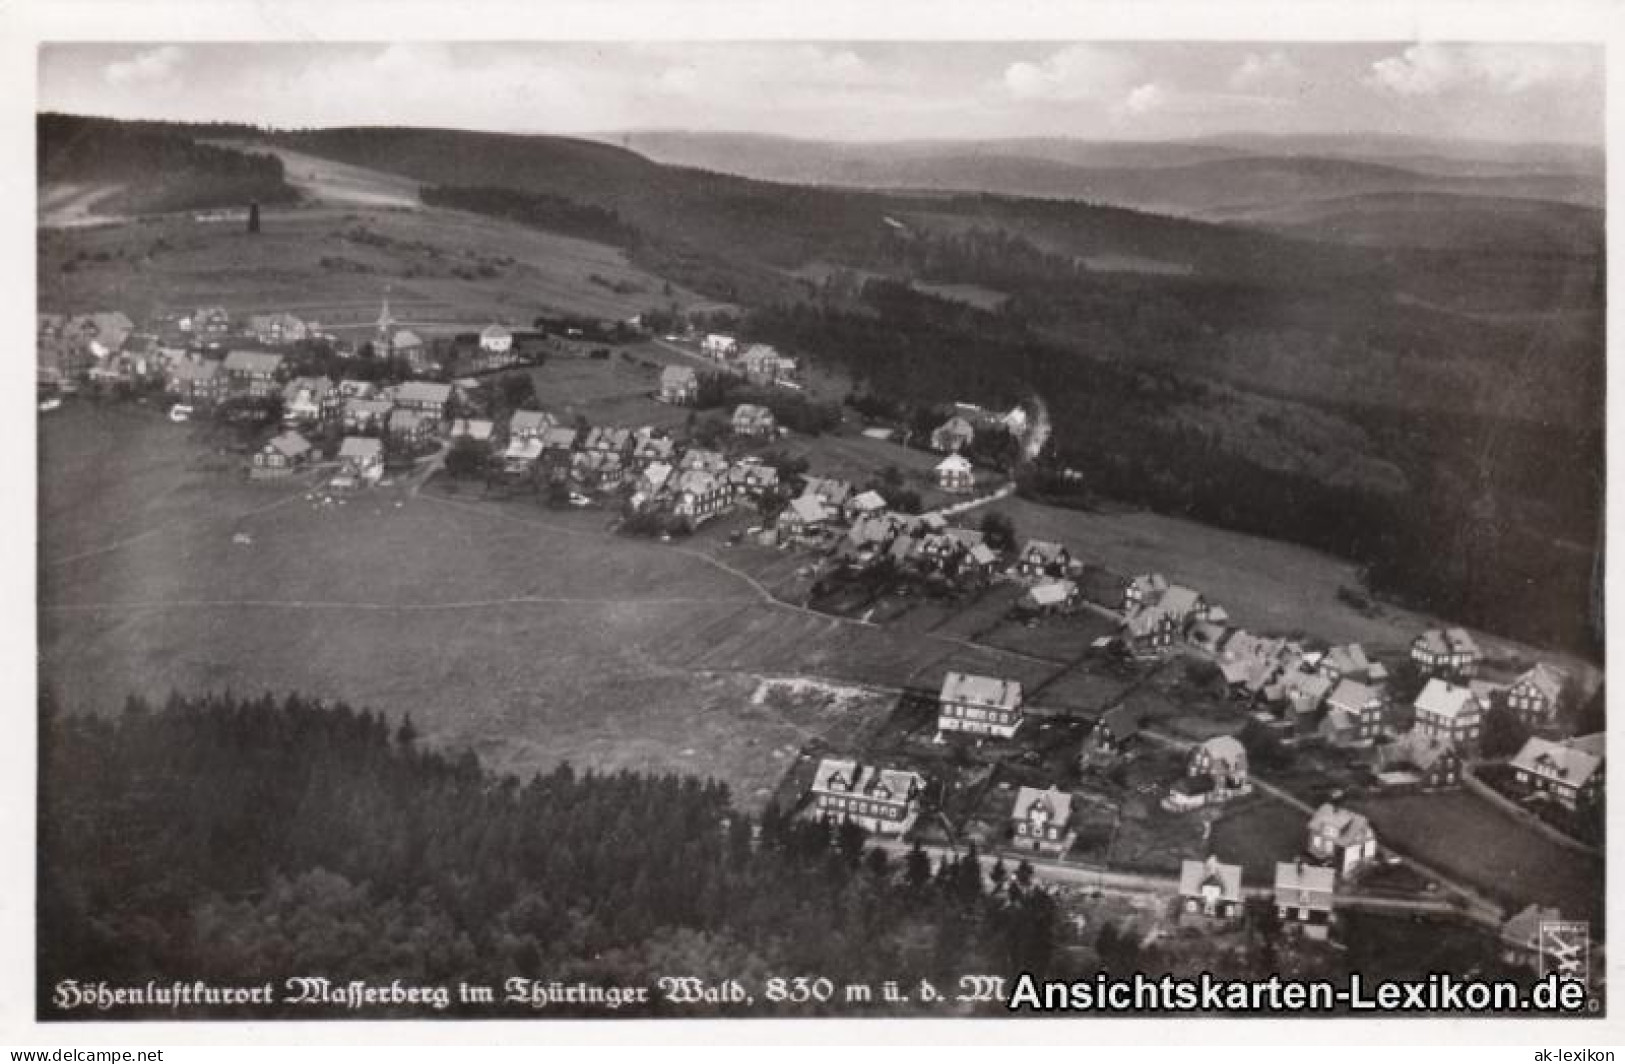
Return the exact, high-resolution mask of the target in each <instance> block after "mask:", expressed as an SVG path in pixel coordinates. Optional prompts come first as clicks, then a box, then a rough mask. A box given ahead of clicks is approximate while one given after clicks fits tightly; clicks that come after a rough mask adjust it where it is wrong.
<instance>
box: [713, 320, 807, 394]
mask: <svg viewBox="0 0 1625 1064" xmlns="http://www.w3.org/2000/svg"><path fill="white" fill-rule="evenodd" d="M700 350H701V351H702V352H704V354H705V355H706V357H707V358H711V359H714V360H715V361H716V363H717V364H718V365H719V366H721V367H722V368H724V369H726V370H729V371H731V372H734V373H738V374H740V375H742V376H744V377H746V378H748V379H749V380H750V381H752V382H753V383H755V384H772V385H777V386H779V387H781V388H800V387H801V384H800V382H799V379H798V378H799V375H800V365H799V364H798V363H797V362H796V360H795V359H793V358H791V357H789V356H788V355H782V354H780V353H779V352H778V350H777V349H776V348H774V347H773V346H772V345H771V344H741V343H740V342H739V339H738V338H737V337H734V336H730V335H728V334H726V333H708V334H707V335H706V336H705V337H703V338H702V339H701V340H700Z"/></svg>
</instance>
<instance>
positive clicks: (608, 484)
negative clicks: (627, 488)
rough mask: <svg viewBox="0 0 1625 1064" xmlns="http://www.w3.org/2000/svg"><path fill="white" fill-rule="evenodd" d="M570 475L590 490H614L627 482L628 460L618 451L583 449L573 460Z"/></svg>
mask: <svg viewBox="0 0 1625 1064" xmlns="http://www.w3.org/2000/svg"><path fill="white" fill-rule="evenodd" d="M570 476H571V477H572V478H573V479H574V480H575V481H576V482H577V483H578V484H580V485H581V486H582V487H584V488H586V489H587V490H588V491H599V492H609V491H614V490H615V489H616V488H619V487H620V486H621V485H622V484H624V483H625V482H626V461H625V459H623V458H622V457H621V455H620V452H618V451H581V452H579V453H577V454H576V456H575V458H574V459H573V460H572V462H571V465H570Z"/></svg>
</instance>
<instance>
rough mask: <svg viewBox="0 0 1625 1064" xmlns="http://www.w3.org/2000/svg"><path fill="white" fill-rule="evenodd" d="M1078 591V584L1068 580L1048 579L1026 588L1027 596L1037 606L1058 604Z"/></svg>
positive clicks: (1064, 601)
mask: <svg viewBox="0 0 1625 1064" xmlns="http://www.w3.org/2000/svg"><path fill="white" fill-rule="evenodd" d="M1077 593H1078V585H1076V584H1074V583H1073V582H1072V581H1070V580H1049V581H1046V582H1044V583H1042V584H1035V585H1034V586H1032V587H1031V588H1028V589H1027V598H1029V599H1031V600H1032V602H1033V604H1034V605H1037V606H1060V605H1062V604H1064V603H1066V602H1067V601H1069V600H1070V599H1071V598H1072V596H1073V595H1076V594H1077Z"/></svg>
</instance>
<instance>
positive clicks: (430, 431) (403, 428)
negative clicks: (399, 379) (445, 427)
mask: <svg viewBox="0 0 1625 1064" xmlns="http://www.w3.org/2000/svg"><path fill="white" fill-rule="evenodd" d="M439 427H440V422H439V420H438V419H436V418H435V417H433V416H432V415H429V414H425V413H423V412H422V411H421V410H406V409H402V408H401V407H396V408H395V409H394V410H391V411H390V412H389V430H388V431H389V438H390V439H391V440H393V441H394V442H396V443H397V444H401V445H403V446H406V447H418V446H420V445H422V444H424V443H427V442H428V441H429V440H430V439H431V438H432V437H433V436H434V434H435V431H436V430H437V429H438V428H439Z"/></svg>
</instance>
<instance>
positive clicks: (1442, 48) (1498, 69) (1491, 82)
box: [1366, 44, 1596, 96]
mask: <svg viewBox="0 0 1625 1064" xmlns="http://www.w3.org/2000/svg"><path fill="white" fill-rule="evenodd" d="M1595 74H1596V56H1595V53H1594V52H1593V51H1592V50H1591V49H1589V48H1575V47H1562V46H1539V45H1511V44H1458V45H1451V44H1416V45H1412V46H1411V47H1409V48H1407V49H1405V51H1404V52H1402V53H1401V54H1399V55H1393V56H1388V57H1387V58H1385V59H1379V60H1377V61H1376V62H1375V63H1372V64H1371V70H1370V73H1369V74H1368V75H1367V78H1366V81H1367V83H1368V84H1369V85H1371V86H1373V87H1374V88H1377V89H1380V90H1382V91H1385V92H1390V93H1393V94H1395V95H1398V96H1438V95H1440V94H1442V93H1447V92H1454V91H1457V90H1464V89H1481V90H1482V89H1488V90H1490V91H1493V92H1498V93H1502V94H1505V95H1509V96H1510V95H1516V94H1519V93H1523V92H1528V91H1529V90H1531V89H1537V88H1544V87H1548V86H1562V85H1570V86H1573V85H1579V84H1581V83H1583V82H1585V81H1587V80H1588V79H1590V78H1592V77H1594V76H1595Z"/></svg>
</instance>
